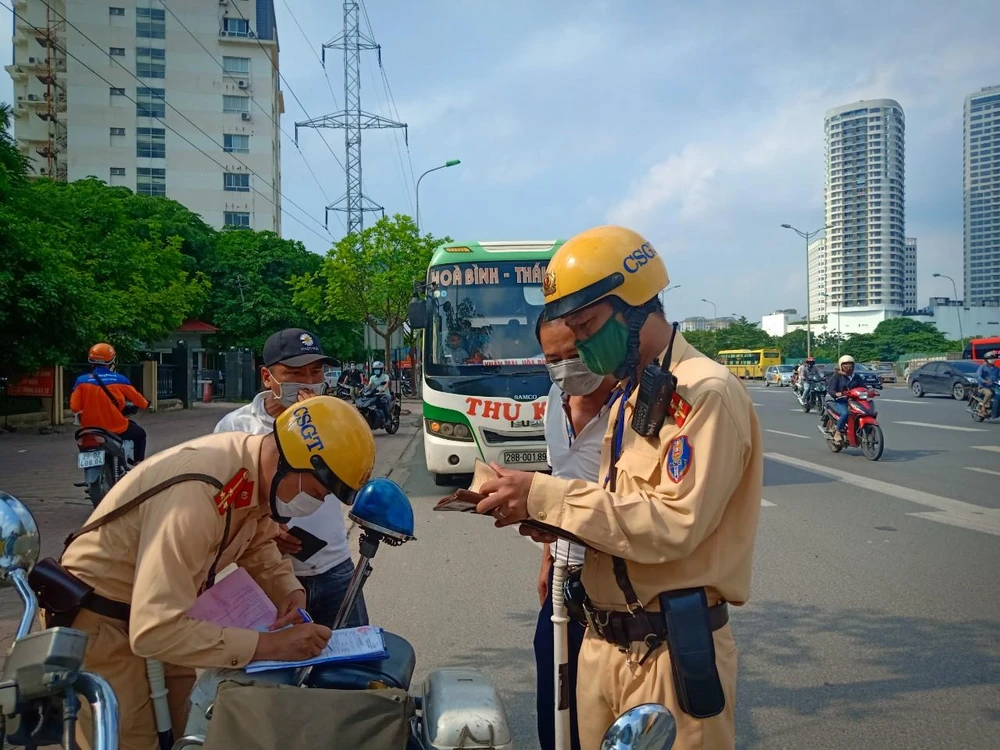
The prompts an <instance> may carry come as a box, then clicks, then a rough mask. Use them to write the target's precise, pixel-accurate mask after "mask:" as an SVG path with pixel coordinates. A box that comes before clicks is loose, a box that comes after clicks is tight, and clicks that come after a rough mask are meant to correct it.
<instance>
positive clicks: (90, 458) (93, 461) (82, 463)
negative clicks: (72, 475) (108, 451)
mask: <svg viewBox="0 0 1000 750" xmlns="http://www.w3.org/2000/svg"><path fill="white" fill-rule="evenodd" d="M78 466H79V468H81V469H90V468H93V467H94V466H104V451H89V452H87V453H81V454H80V458H79V462H78Z"/></svg>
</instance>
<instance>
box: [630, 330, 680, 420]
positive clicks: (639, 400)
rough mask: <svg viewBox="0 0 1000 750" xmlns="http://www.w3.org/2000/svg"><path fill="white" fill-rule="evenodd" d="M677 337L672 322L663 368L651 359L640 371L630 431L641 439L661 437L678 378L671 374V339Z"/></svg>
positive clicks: (672, 345)
mask: <svg viewBox="0 0 1000 750" xmlns="http://www.w3.org/2000/svg"><path fill="white" fill-rule="evenodd" d="M676 336H677V324H676V323H674V330H673V334H672V335H671V336H670V346H668V347H667V353H666V355H665V356H664V357H663V361H664V362H666V365H667V366H666V367H661V366H660V361H659V360H658V359H654V360H653V361H652V362H650V363H649V364H648V365H646V366H645V367H644V368H643V370H642V376H641V377H640V378H639V393H638V395H637V396H636V398H635V411H633V412H632V429H633V430H634V431H635V432H637V433H638V434H640V435H642V436H643V437H647V438H649V437H654V436H656V435H659V434H660V428H662V427H663V423H664V421H666V418H667V412H668V411H669V409H670V401H671V399H673V397H674V391H675V390H676V388H677V378H676V377H674V374H673V373H672V372H670V360H671V357H672V355H673V352H674V338H675V337H676Z"/></svg>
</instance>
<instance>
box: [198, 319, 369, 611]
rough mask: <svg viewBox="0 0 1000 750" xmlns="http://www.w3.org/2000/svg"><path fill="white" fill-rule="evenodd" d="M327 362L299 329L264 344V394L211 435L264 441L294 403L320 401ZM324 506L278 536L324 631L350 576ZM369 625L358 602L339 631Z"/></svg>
mask: <svg viewBox="0 0 1000 750" xmlns="http://www.w3.org/2000/svg"><path fill="white" fill-rule="evenodd" d="M331 361H332V360H331V359H330V358H329V357H327V356H326V355H325V354H323V349H322V348H321V347H320V344H319V340H318V339H317V338H316V337H315V336H313V335H312V334H311V333H309V332H308V331H304V330H302V329H301V328H286V329H285V330H284V331H278V332H277V333H275V334H273V335H272V336H271V337H270V338H268V340H267V341H266V342H265V343H264V366H263V367H262V368H261V371H260V374H261V378H262V380H263V381H264V387H265V388H266V389H267V390H265V391H263V392H261V393H258V394H257V396H256V397H255V398H254V400H253V401H251V402H250V403H249V404H247V405H246V406H243V407H240V408H239V409H237V410H236V411H234V412H231V413H230V414H227V415H226V416H225V417H223V418H222V421H220V422H219V424H218V425H216V427H215V431H216V432H250V433H253V434H255V435H264V434H268V433H270V432H272V431H273V430H274V420H275V418H276V417H277V416H278V415H279V414H281V413H282V412H283V411H284V410H285V409H287V408H288V407H290V406H292V405H293V404H295V403H296V402H298V401H304V400H305V399H307V398H312V397H313V396H317V395H322V394H323V389H324V382H323V365H324V364H326V363H329V362H331ZM332 500H333V497H331V496H328V497H327V498H326V502H324V503H323V505H322V507H321V508H320V509H319V510H317V511H316V512H315V513H312V514H310V515H308V516H303V517H302V518H293V519H292V520H291V521H289V522H288V524H287V525H284V524H283V525H282V526H281V527H280V530H279V532H278V536H277V539H276V541H277V543H278V549H279V550H280V551H281V552H282V553H283V554H285V555H288V556H290V557H291V560H292V567H293V568H294V570H295V575H296V576H298V579H299V581H301V583H302V585H303V586H304V587H305V589H306V608H307V610H308V612H309V616H310V617H311V618H312V619H313V621H315V622H318V623H319V624H321V625H326V626H327V627H329V628H332V627H333V621H334V619H335V618H336V616H337V611H338V610H339V609H340V605H341V603H342V602H343V601H344V598H345V597H346V595H347V588H348V585H349V584H350V581H351V575H352V574H353V573H354V563H353V562H352V561H351V552H350V548H349V546H348V544H347V527H346V526H345V525H344V517H343V515H342V514H341V504H340V503H339V502H332ZM367 624H368V612H367V610H366V608H365V602H364V598H363V597H361V596H359V597H358V602H357V604H356V605H355V608H354V610H353V611H352V612H349V613H348V617H347V621H346V622H345V623H344V627H357V626H360V625H367Z"/></svg>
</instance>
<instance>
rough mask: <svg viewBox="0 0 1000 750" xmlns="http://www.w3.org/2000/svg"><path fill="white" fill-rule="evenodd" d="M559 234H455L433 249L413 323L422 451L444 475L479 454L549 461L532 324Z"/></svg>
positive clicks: (510, 461) (541, 369)
mask: <svg viewBox="0 0 1000 750" xmlns="http://www.w3.org/2000/svg"><path fill="white" fill-rule="evenodd" d="M562 242H563V241H562V240H558V241H546V242H464V243H460V242H456V243H451V244H447V245H442V246H441V247H439V248H438V249H437V250H435V251H434V255H433V256H432V258H431V263H430V267H429V268H428V270H427V280H426V285H425V295H426V296H425V299H424V300H422V301H420V302H414V303H411V307H410V325H411V327H413V328H423V329H424V336H423V339H424V344H423V357H422V364H423V375H422V380H423V383H422V385H423V416H424V424H423V428H424V456H425V457H426V461H427V471H429V472H430V473H431V474H432V475H434V480H435V482H436V483H437V484H439V485H446V484H450V483H451V482H452V481H453V479H452V475H455V474H469V473H471V472H472V471H473V467H474V465H475V460H476V459H477V458H481V459H483V460H484V461H487V462H489V461H496V462H497V463H499V464H501V465H505V466H510V467H512V468H518V469H524V470H526V471H534V470H545V469H547V468H548V462H547V457H546V451H545V435H544V430H543V419H544V417H545V407H546V403H547V397H548V393H549V388H550V387H551V385H552V383H551V381H550V380H549V375H548V371H547V370H546V369H545V359H544V357H543V356H542V351H541V347H540V346H539V345H538V340H537V338H536V337H535V324H536V323H537V321H538V317H539V315H541V313H542V308H543V305H544V298H543V296H542V280H543V279H544V277H545V269H546V267H547V266H548V261H549V258H551V257H552V254H553V253H554V252H555V251H556V250H557V249H558V248H559V247H560V246H561V245H562Z"/></svg>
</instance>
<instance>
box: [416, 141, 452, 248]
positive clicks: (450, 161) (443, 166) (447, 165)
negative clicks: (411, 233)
mask: <svg viewBox="0 0 1000 750" xmlns="http://www.w3.org/2000/svg"><path fill="white" fill-rule="evenodd" d="M461 163H462V160H461V159H449V160H448V161H446V162H445V163H444V164H442V165H441V166H439V167H432V168H431V169H428V170H427V171H426V172H424V173H423V174H422V175H420V177H418V178H417V207H416V214H417V215H416V220H417V234H420V181H421V180H422V179H424V178H425V177H426V176H427V175H429V174H430V173H431V172H437V171H438V170H439V169H447V168H448V167H454V166H457V165H459V164H461Z"/></svg>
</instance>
